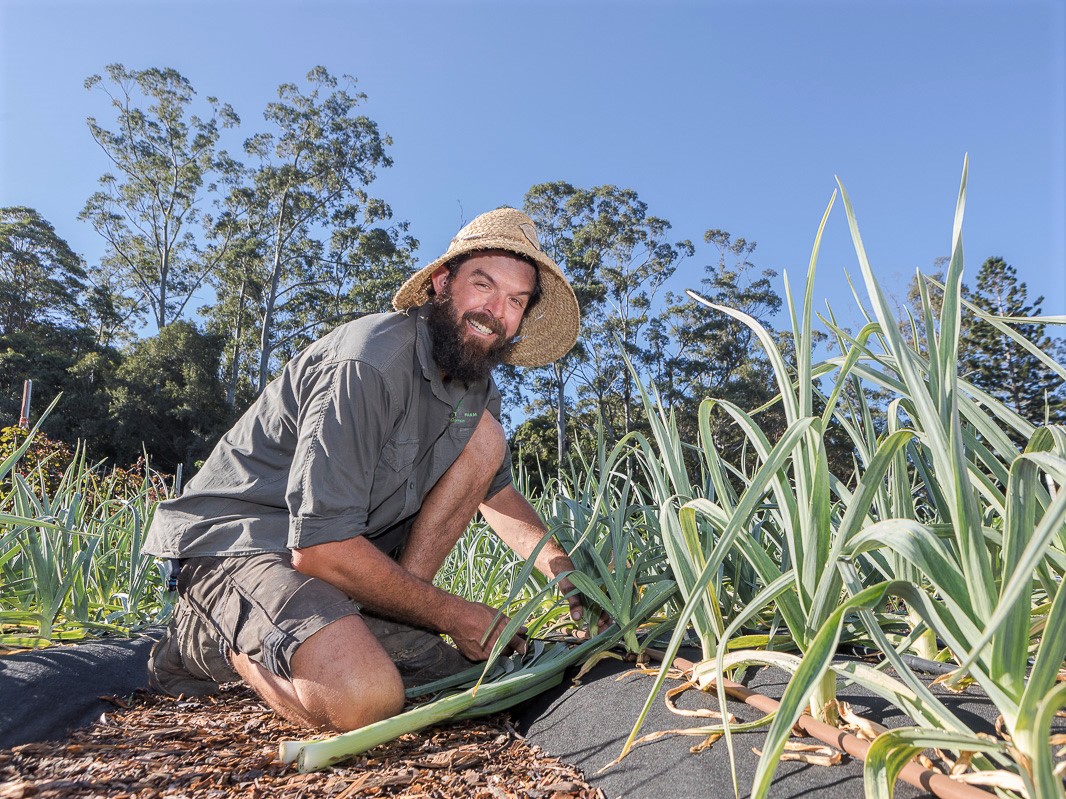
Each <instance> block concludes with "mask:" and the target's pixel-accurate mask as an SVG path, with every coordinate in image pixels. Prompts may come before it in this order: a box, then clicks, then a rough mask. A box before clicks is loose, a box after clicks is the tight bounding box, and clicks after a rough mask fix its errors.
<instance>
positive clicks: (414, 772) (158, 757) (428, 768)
mask: <svg viewBox="0 0 1066 799" xmlns="http://www.w3.org/2000/svg"><path fill="white" fill-rule="evenodd" d="M102 698H104V699H106V700H107V701H108V702H110V703H111V704H113V705H114V708H115V709H114V711H113V712H108V713H105V714H104V715H103V716H102V717H101V719H100V720H99V721H97V722H96V723H95V724H93V725H91V726H89V727H85V728H81V729H78V730H75V731H74V732H73V733H71V734H70V736H69V737H67V738H66V739H64V740H61V741H46V742H38V743H29V744H23V745H21V746H16V747H13V748H11V749H0V799H24V797H34V799H59V798H60V797H62V799H68V798H72V797H94V798H95V797H108V799H133V797H137V798H138V799H148V798H149V797H174V799H178V798H179V797H180V798H181V799H221V798H222V797H225V799H229V798H230V797H247V799H268V797H284V799H304V798H305V797H333V798H334V799H340V798H341V797H343V798H344V799H349V797H364V796H366V797H370V796H405V797H426V799H429V798H430V797H432V798H433V799H453V798H454V799H459V797H462V799H506V797H532V798H533V799H570V798H571V797H572V798H574V799H592V798H593V797H596V799H605V797H604V794H603V792H602V791H601V790H599V789H598V788H593V787H591V786H590V785H589V784H588V783H587V782H586V781H585V780H584V777H583V776H582V774H581V772H580V771H578V770H577V769H576V768H574V767H573V766H569V765H567V764H565V763H562V762H561V761H560V760H559V759H558V758H554V757H548V756H547V755H545V754H544V753H543V752H542V751H541V750H540V749H539V747H537V746H536V745H534V744H531V743H529V742H527V741H526V740H525V739H524V738H523V737H522V735H520V734H519V733H518V732H517V731H516V729H515V728H514V726H513V725H512V723H511V721H510V718H509V717H508V716H507V715H506V714H501V715H496V716H491V717H487V718H485V719H482V720H479V721H468V722H457V723H453V724H445V725H441V726H437V727H431V728H429V729H426V730H422V731H421V732H419V733H414V734H409V735H405V736H403V737H401V738H399V739H398V740H395V741H393V742H391V743H389V744H385V745H382V746H379V747H377V748H375V749H372V750H370V751H369V752H366V753H365V754H363V755H361V756H359V757H357V758H353V759H352V760H350V761H348V762H347V763H345V764H344V765H342V766H338V767H335V768H333V769H332V770H329V771H324V772H318V773H312V774H300V773H299V772H298V771H297V770H296V767H295V766H294V765H284V764H282V763H281V762H280V761H279V760H278V759H277V747H278V742H279V741H281V740H282V739H291V738H307V737H311V736H310V735H309V734H308V733H307V731H306V730H302V729H301V728H299V727H296V726H295V725H293V724H290V723H289V722H287V721H285V720H284V719H281V718H280V717H278V716H277V715H276V714H275V713H273V712H272V711H271V710H269V709H268V708H267V707H266V706H265V705H264V704H262V702H261V701H259V699H258V698H257V697H256V696H255V694H254V693H252V692H251V691H250V690H249V689H247V688H246V687H243V686H242V685H240V684H233V685H227V686H223V689H222V691H221V693H219V694H217V695H215V696H209V697H203V698H195V699H173V698H170V697H165V696H160V695H158V694H151V693H148V692H146V691H143V690H140V691H138V692H136V693H135V694H134V695H133V697H132V698H130V699H121V698H118V697H114V696H111V697H102ZM57 701H62V700H61V699H60V698H57Z"/></svg>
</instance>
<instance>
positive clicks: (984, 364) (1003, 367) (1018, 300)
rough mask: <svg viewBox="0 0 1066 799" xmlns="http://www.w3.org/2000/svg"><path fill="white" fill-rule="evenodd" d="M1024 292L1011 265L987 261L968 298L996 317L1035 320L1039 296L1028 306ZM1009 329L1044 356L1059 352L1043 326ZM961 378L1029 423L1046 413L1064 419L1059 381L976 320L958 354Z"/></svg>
mask: <svg viewBox="0 0 1066 799" xmlns="http://www.w3.org/2000/svg"><path fill="white" fill-rule="evenodd" d="M1028 294H1029V292H1028V288H1027V287H1026V285H1025V283H1023V282H1019V281H1018V275H1017V271H1016V270H1015V268H1014V267H1013V266H1011V265H1010V264H1008V263H1007V262H1006V261H1005V260H1003V259H1002V258H989V259H988V260H986V261H985V262H984V263H983V264H982V265H981V270H980V271H979V272H978V273H977V284H976V287H975V288H974V289H973V291H972V294H971V296H970V299H971V301H972V302H973V303H974V304H975V305H977V306H978V307H979V308H981V309H982V310H984V311H987V312H988V313H990V314H993V315H995V316H1021V317H1029V316H1038V315H1039V314H1040V312H1041V304H1042V303H1043V301H1044V298H1043V297H1037V298H1036V299H1035V300H1033V301H1032V302H1030V301H1029V299H1028ZM1012 327H1013V328H1014V329H1015V330H1017V331H1018V332H1019V333H1020V334H1021V335H1023V336H1025V337H1026V338H1027V339H1028V340H1029V341H1031V342H1033V343H1034V344H1036V345H1037V346H1038V347H1039V348H1040V349H1041V350H1043V351H1044V352H1047V353H1049V354H1052V353H1054V352H1055V350H1056V349H1058V348H1061V342H1056V341H1055V340H1054V339H1052V338H1051V337H1050V336H1048V335H1047V333H1046V331H1045V327H1046V326H1045V325H1042V324H1039V323H1035V322H1026V323H1021V324H1015V325H1012ZM960 374H961V375H962V376H964V377H965V378H966V379H967V380H969V381H970V382H971V383H973V384H974V385H975V386H977V387H978V388H981V389H983V390H985V391H987V392H988V393H989V394H991V395H992V396H993V397H996V398H997V399H999V400H1000V401H1002V402H1003V403H1005V404H1006V405H1007V406H1009V407H1010V408H1011V409H1013V410H1014V411H1016V412H1017V413H1018V414H1020V415H1021V416H1023V417H1024V418H1026V419H1028V420H1029V421H1030V422H1033V423H1034V424H1043V423H1044V420H1045V414H1046V415H1047V417H1048V418H1049V419H1050V420H1051V421H1053V422H1054V421H1063V420H1066V390H1064V385H1063V381H1062V379H1061V378H1060V377H1058V375H1056V374H1055V373H1054V372H1053V371H1052V370H1051V369H1049V368H1048V367H1047V366H1046V365H1044V364H1043V363H1041V362H1040V360H1039V359H1038V358H1037V357H1036V356H1035V355H1033V354H1032V353H1030V352H1028V351H1026V350H1025V349H1023V348H1022V347H1020V346H1018V345H1017V344H1016V343H1015V342H1014V341H1012V340H1011V339H1010V338H1008V337H1007V336H1005V335H1004V334H1003V333H1001V332H1000V331H999V330H997V329H996V328H995V327H993V326H992V325H991V324H989V323H987V322H984V321H975V322H974V324H973V326H972V327H971V329H970V331H969V336H968V341H967V346H966V347H965V348H963V351H962V353H961V354H960Z"/></svg>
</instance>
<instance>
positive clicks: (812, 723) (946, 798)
mask: <svg viewBox="0 0 1066 799" xmlns="http://www.w3.org/2000/svg"><path fill="white" fill-rule="evenodd" d="M644 651H645V652H647V654H648V655H649V656H650V657H652V658H654V659H655V660H658V661H660V662H661V661H662V660H663V657H664V653H663V652H660V651H659V650H656V649H646V650H644ZM694 665H695V664H694V663H693V662H692V661H691V660H686V659H685V658H682V657H675V658H674V667H675V668H678V669H681V670H682V671H688V670H691V669H692V667H693V666H694ZM720 679H721V681H722V685H723V686H725V691H726V693H727V694H728V695H729V696H731V697H733V698H734V699H739V700H740V701H742V702H744V703H745V704H747V705H751V706H752V707H753V708H755V709H756V710H760V711H762V712H763V713H774V712H776V711H777V710H778V708H779V707H780V704H779V703H778V702H777V700H776V699H771V698H770V697H768V696H766V695H764V694H760V693H758V692H757V691H752V690H751V689H750V688H747V687H745V686H743V685H741V684H740V683H736V682H733V681H732V680H727V679H725V678H724V677H722V678H720ZM794 726H796V727H797V728H799V729H800V730H802V731H803V732H805V733H806V734H807V735H809V736H811V737H812V738H817V739H818V740H819V741H822V742H823V743H827V744H829V745H830V746H835V747H836V748H837V749H840V750H842V751H844V752H847V753H848V754H849V755H851V756H852V757H854V758H856V759H857V760H862V761H863V762H865V761H866V754H867V752H869V751H870V743H869V742H868V741H864V740H863V739H862V738H859V737H858V736H856V735H852V734H851V733H850V732H845V731H844V730H841V729H839V728H837V727H834V726H832V725H830V724H826V723H824V722H821V721H818V720H817V719H815V718H814V717H813V716H809V715H807V714H806V713H804V714H803V715H802V716H800V717H799V719H798V720H797V721H796V724H795V725H794ZM896 779H899V780H903V781H904V782H905V783H907V784H908V785H913V786H914V787H915V788H921V789H922V790H925V791H929V792H930V793H933V794H935V795H936V796H938V797H940V799H990V797H992V796H993V794H991V793H989V792H988V791H984V790H981V789H980V788H975V787H973V786H972V785H967V784H965V783H962V782H958V781H956V780H953V779H951V777H948V776H946V775H944V774H939V773H937V772H935V771H930V770H929V769H927V768H923V767H922V766H920V765H918V764H917V763H915V762H914V761H913V760H912V761H911V762H910V763H908V764H907V765H906V766H904V767H903V770H902V771H900V773H899V776H898V777H897V778H896Z"/></svg>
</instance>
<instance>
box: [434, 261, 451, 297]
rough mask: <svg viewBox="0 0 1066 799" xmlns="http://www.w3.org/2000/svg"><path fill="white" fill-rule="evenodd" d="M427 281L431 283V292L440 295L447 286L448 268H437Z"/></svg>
mask: <svg viewBox="0 0 1066 799" xmlns="http://www.w3.org/2000/svg"><path fill="white" fill-rule="evenodd" d="M429 279H430V281H431V282H432V283H433V290H434V291H435V292H437V294H440V293H441V292H442V291H444V287H445V286H447V285H448V267H447V266H438V267H437V268H436V269H435V270H434V271H433V274H432V275H430V278H429Z"/></svg>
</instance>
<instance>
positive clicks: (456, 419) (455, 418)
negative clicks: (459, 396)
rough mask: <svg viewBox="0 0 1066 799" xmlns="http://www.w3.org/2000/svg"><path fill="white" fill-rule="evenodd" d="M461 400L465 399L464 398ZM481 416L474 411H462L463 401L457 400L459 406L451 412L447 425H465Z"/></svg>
mask: <svg viewBox="0 0 1066 799" xmlns="http://www.w3.org/2000/svg"><path fill="white" fill-rule="evenodd" d="M463 399H466V398H465V397H464V398H463ZM479 416H481V414H480V413H476V412H474V411H464V410H463V400H459V404H458V405H456V406H455V410H454V411H452V413H451V415H450V416H449V417H448V424H450V425H451V424H466V423H469V422H471V421H472V420H474V419H477V418H478V417H479Z"/></svg>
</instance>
